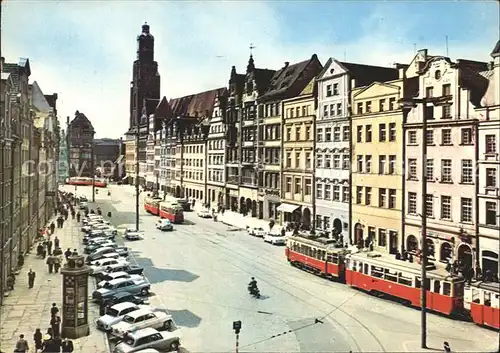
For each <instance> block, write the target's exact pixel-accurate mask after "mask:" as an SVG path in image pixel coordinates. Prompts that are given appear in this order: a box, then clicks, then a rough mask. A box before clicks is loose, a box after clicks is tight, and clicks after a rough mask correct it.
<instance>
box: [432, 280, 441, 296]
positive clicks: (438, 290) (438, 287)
mask: <svg viewBox="0 0 500 353" xmlns="http://www.w3.org/2000/svg"><path fill="white" fill-rule="evenodd" d="M433 292H434V293H438V294H439V293H441V281H438V280H434V289H433Z"/></svg>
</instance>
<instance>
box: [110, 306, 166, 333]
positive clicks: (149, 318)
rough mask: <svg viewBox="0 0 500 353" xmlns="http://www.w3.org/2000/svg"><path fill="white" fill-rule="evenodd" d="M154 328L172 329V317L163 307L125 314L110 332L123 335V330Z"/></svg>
mask: <svg viewBox="0 0 500 353" xmlns="http://www.w3.org/2000/svg"><path fill="white" fill-rule="evenodd" d="M147 327H150V328H155V329H162V330H165V331H173V330H174V327H175V323H174V319H173V317H172V315H170V314H169V313H168V312H167V311H166V310H163V309H156V310H155V309H152V308H149V309H140V310H136V311H132V312H131V313H129V314H127V315H125V317H124V318H123V319H122V321H120V322H119V323H117V324H115V325H113V326H112V327H111V334H112V335H113V336H116V337H123V334H124V333H125V332H134V331H137V330H140V329H143V328H147Z"/></svg>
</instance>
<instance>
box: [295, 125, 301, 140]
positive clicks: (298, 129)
mask: <svg viewBox="0 0 500 353" xmlns="http://www.w3.org/2000/svg"><path fill="white" fill-rule="evenodd" d="M300 132H301V131H300V126H295V141H300V140H301V137H302V136H300V135H301V134H300Z"/></svg>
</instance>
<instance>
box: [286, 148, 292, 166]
mask: <svg viewBox="0 0 500 353" xmlns="http://www.w3.org/2000/svg"><path fill="white" fill-rule="evenodd" d="M286 166H287V168H291V167H292V152H287V153H286Z"/></svg>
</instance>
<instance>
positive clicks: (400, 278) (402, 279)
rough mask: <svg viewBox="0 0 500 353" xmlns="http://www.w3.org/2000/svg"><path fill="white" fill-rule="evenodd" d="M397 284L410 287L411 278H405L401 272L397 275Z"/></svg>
mask: <svg viewBox="0 0 500 353" xmlns="http://www.w3.org/2000/svg"><path fill="white" fill-rule="evenodd" d="M398 283H400V284H403V285H405V286H410V287H411V286H412V281H411V277H408V276H405V275H404V274H402V273H401V272H400V273H399V276H398Z"/></svg>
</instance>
